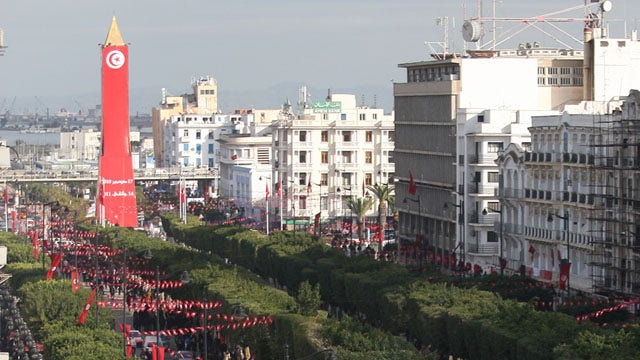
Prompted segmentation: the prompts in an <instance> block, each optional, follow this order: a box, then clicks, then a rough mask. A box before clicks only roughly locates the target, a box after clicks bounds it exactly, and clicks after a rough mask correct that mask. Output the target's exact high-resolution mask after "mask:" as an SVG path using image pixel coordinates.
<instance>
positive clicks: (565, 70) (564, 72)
mask: <svg viewBox="0 0 640 360" xmlns="http://www.w3.org/2000/svg"><path fill="white" fill-rule="evenodd" d="M560 75H571V68H569V67H561V68H560Z"/></svg>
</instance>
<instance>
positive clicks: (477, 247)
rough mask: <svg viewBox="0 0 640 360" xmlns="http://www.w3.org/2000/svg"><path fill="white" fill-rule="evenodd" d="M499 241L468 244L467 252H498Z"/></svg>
mask: <svg viewBox="0 0 640 360" xmlns="http://www.w3.org/2000/svg"><path fill="white" fill-rule="evenodd" d="M498 250H499V243H490V244H473V243H471V244H467V252H469V253H473V254H480V255H495V254H498Z"/></svg>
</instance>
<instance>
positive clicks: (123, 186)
mask: <svg viewBox="0 0 640 360" xmlns="http://www.w3.org/2000/svg"><path fill="white" fill-rule="evenodd" d="M97 193H98V196H97V202H96V214H97V216H98V219H99V220H100V222H102V223H103V224H105V223H110V224H112V225H116V224H117V225H119V226H124V227H136V226H137V225H138V220H137V211H136V190H135V184H134V181H133V163H132V160H131V145H130V142H129V51H128V47H127V45H126V44H125V42H124V40H123V39H122V35H121V34H120V30H119V29H118V23H117V22H116V18H115V16H114V17H113V19H112V20H111V27H110V28H109V33H108V34H107V39H106V40H105V42H104V45H102V154H101V155H100V173H99V175H98V189H97Z"/></svg>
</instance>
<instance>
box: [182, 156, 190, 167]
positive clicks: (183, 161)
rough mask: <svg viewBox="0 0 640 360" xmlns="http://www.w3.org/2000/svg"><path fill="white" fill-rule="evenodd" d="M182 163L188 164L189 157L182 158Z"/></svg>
mask: <svg viewBox="0 0 640 360" xmlns="http://www.w3.org/2000/svg"><path fill="white" fill-rule="evenodd" d="M182 164H183V165H184V166H189V158H184V159H182Z"/></svg>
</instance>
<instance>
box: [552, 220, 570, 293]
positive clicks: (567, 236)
mask: <svg viewBox="0 0 640 360" xmlns="http://www.w3.org/2000/svg"><path fill="white" fill-rule="evenodd" d="M554 216H555V217H557V218H558V219H562V224H563V226H564V237H565V241H566V246H567V259H566V262H567V263H568V265H567V266H569V270H568V271H567V298H569V297H571V283H570V280H571V261H570V259H571V257H570V256H569V254H570V253H569V251H570V244H569V212H568V211H566V210H565V211H564V216H561V215H558V214H549V215H548V216H547V222H549V223H551V222H553V217H554ZM562 267H563V263H562V262H561V265H560V276H561V277H562Z"/></svg>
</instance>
